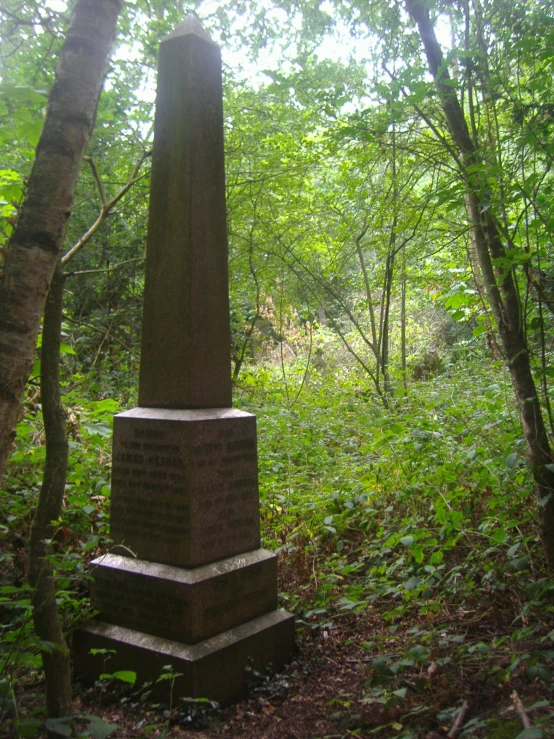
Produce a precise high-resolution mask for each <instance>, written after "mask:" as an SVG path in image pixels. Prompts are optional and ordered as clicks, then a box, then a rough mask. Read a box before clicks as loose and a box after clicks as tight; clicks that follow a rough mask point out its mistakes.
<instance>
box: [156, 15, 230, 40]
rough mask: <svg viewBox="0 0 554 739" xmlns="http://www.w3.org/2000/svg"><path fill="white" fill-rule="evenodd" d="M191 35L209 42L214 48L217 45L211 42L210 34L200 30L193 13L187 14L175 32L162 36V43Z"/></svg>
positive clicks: (200, 26) (199, 24)
mask: <svg viewBox="0 0 554 739" xmlns="http://www.w3.org/2000/svg"><path fill="white" fill-rule="evenodd" d="M191 34H193V35H194V36H198V37H199V38H201V39H204V41H209V42H210V43H211V44H214V46H215V45H217V44H216V43H215V41H212V39H211V37H210V34H209V33H208V32H207V31H205V30H204V29H203V28H202V24H201V23H200V21H199V20H198V18H197V17H196V16H195V15H194V14H193V13H189V14H188V16H187V17H186V18H185V20H184V21H181V23H179V25H178V26H177V27H176V28H175V30H173V31H171V33H168V34H167V36H164V38H163V39H162V43H163V42H164V41H169V39H172V38H177V37H178V36H189V35H191Z"/></svg>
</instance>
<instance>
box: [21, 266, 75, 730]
mask: <svg viewBox="0 0 554 739" xmlns="http://www.w3.org/2000/svg"><path fill="white" fill-rule="evenodd" d="M63 283H64V276H63V270H62V267H61V265H60V263H59V262H58V266H57V267H56V270H55V272H54V277H53V278H52V284H51V287H50V293H49V295H48V300H47V301H46V307H45V311H44V328H43V332H42V347H41V369H40V389H41V397H42V415H43V418H44V429H45V433H46V463H45V467H44V477H43V480H42V489H41V492H40V497H39V502H38V506H37V509H36V511H35V517H34V520H33V525H32V526H31V536H30V539H29V583H30V584H31V586H32V587H33V589H34V590H33V596H32V603H33V621H34V624H35V631H36V633H37V636H38V637H39V639H41V641H46V642H50V643H51V644H53V645H54V648H53V649H52V650H51V651H43V652H42V664H43V667H44V674H45V678H46V707H47V710H48V715H49V716H50V717H59V716H69V715H70V713H71V661H70V656H69V651H68V649H67V645H66V643H65V639H64V635H63V631H62V626H61V624H60V619H59V616H58V612H57V608H56V581H55V580H54V572H53V567H52V564H51V562H50V561H48V559H47V558H46V557H47V555H48V554H50V553H51V547H50V546H49V544H47V543H46V542H47V541H50V540H51V539H52V538H53V536H54V533H55V531H54V525H53V522H55V521H56V520H57V519H58V518H59V516H60V511H61V507H62V502H63V495H64V490H65V479H66V472H67V454H68V446H67V432H66V421H65V412H64V409H63V406H62V403H61V398H60V374H59V369H60V334H61V327H62V305H63Z"/></svg>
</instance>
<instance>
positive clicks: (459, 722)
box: [446, 701, 469, 739]
mask: <svg viewBox="0 0 554 739" xmlns="http://www.w3.org/2000/svg"><path fill="white" fill-rule="evenodd" d="M468 711H469V703H468V702H467V701H464V702H463V703H462V707H461V708H460V710H459V712H458V715H457V716H456V721H454V724H453V726H452V728H451V729H450V731H449V732H448V734H447V735H446V736H447V737H448V739H456V737H457V736H458V734H459V733H460V730H461V728H462V726H463V725H464V721H465V720H466V716H467V712H468Z"/></svg>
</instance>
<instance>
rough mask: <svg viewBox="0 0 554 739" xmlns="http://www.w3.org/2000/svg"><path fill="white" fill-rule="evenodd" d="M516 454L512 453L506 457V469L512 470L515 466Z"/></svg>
mask: <svg viewBox="0 0 554 739" xmlns="http://www.w3.org/2000/svg"><path fill="white" fill-rule="evenodd" d="M517 457H518V455H517V452H513V454H510V455H508V456H507V457H506V467H507V468H508V469H510V470H511V469H513V468H514V467H515V466H516V463H517Z"/></svg>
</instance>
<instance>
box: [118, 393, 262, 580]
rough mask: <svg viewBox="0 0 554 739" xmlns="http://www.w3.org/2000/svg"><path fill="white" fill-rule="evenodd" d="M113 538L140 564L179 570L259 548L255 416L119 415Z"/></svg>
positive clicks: (221, 412) (219, 411)
mask: <svg viewBox="0 0 554 739" xmlns="http://www.w3.org/2000/svg"><path fill="white" fill-rule="evenodd" d="M110 531H111V536H112V538H113V539H114V541H115V542H116V544H123V545H125V547H128V549H129V550H131V552H132V553H133V554H134V555H135V556H136V557H138V558H139V559H146V560H149V561H150V562H159V563H161V564H168V565H174V566H176V567H198V566H200V565H204V564H207V563H208V562H215V561H216V560H219V559H225V558H226V557H232V556H233V555H235V554H242V553H243V552H247V551H250V550H253V549H258V548H259V546H260V514H259V501H258V460H257V451H256V418H255V416H253V415H252V414H250V413H245V412H244V411H239V410H236V409H234V408H214V409H204V410H168V409H163V408H134V409H133V410H130V411H126V412H125V413H119V414H118V415H116V416H115V418H114V436H113V461H112V492H111V518H110ZM121 553H123V552H121Z"/></svg>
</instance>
